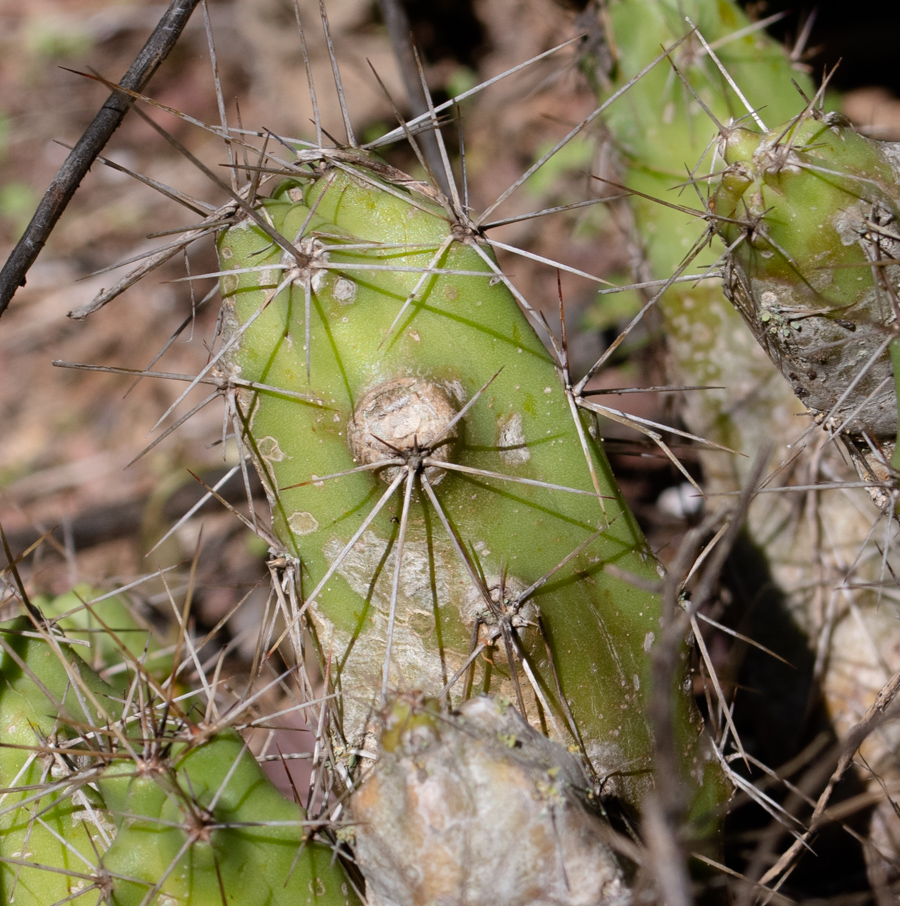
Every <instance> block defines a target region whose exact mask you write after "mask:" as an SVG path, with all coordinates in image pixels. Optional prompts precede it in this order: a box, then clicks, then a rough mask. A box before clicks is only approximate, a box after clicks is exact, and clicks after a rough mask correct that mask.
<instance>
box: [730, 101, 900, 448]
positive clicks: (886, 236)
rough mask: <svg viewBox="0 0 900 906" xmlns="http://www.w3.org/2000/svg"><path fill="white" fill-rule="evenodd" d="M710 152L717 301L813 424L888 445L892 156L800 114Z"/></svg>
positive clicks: (896, 271)
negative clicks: (719, 268) (715, 173)
mask: <svg viewBox="0 0 900 906" xmlns="http://www.w3.org/2000/svg"><path fill="white" fill-rule="evenodd" d="M720 153H721V155H722V157H723V158H724V160H725V162H726V163H727V165H728V170H727V171H726V173H725V174H724V175H723V177H722V180H721V184H720V185H719V187H718V189H717V191H716V193H715V196H714V198H713V200H712V207H713V211H714V213H715V215H716V216H717V218H719V219H717V220H716V224H717V229H718V231H719V233H720V234H721V235H722V237H723V239H724V240H725V242H726V243H728V244H729V246H731V247H732V248H731V251H730V254H729V256H728V260H727V268H726V277H725V289H726V293H727V295H728V297H729V298H730V299H731V301H732V302H733V303H734V305H735V307H736V308H737V309H738V310H739V311H740V312H741V314H742V315H743V316H744V318H745V320H746V321H747V323H748V324H749V325H750V328H751V329H752V330H753V333H754V334H755V336H756V338H757V340H758V342H759V343H760V345H761V346H762V347H763V348H764V349H765V350H766V352H767V353H768V354H769V356H770V357H771V359H772V360H773V361H774V362H775V364H776V365H778V367H779V368H780V369H781V371H782V373H783V374H784V376H785V377H786V378H787V380H788V381H789V382H790V384H791V386H792V387H793V389H794V392H795V393H796V394H797V396H798V397H799V398H800V399H801V400H802V401H803V403H804V404H805V405H806V406H807V407H808V408H809V409H810V410H811V411H812V412H813V413H814V414H815V415H816V416H817V417H818V418H819V419H827V420H828V424H829V426H830V427H832V428H834V429H835V430H838V431H845V432H847V433H848V434H850V435H853V436H857V437H858V436H868V437H870V438H873V439H875V440H893V439H894V438H895V437H896V433H897V403H896V394H895V389H894V381H893V376H892V367H891V361H890V353H889V351H888V344H889V342H890V338H891V335H892V334H891V333H890V328H891V325H893V323H894V321H895V318H896V316H895V310H894V305H895V303H894V299H895V290H894V289H893V288H894V287H896V286H897V284H898V280H900V266H898V265H896V264H894V263H893V262H894V261H895V260H896V259H897V257H898V251H900V237H898V233H897V218H898V211H900V199H898V192H897V178H898V175H900V160H897V155H896V152H894V151H893V150H892V146H890V145H885V144H884V143H880V142H874V141H871V140H869V139H866V138H864V137H863V136H861V135H859V134H858V133H856V132H854V131H853V130H852V129H851V128H850V127H849V125H848V124H847V123H846V122H845V121H844V120H843V119H842V118H840V117H838V116H836V115H828V116H822V115H808V116H804V117H800V118H798V119H794V120H792V121H790V122H789V123H787V124H786V125H784V126H780V127H779V128H777V129H773V130H770V131H769V132H767V133H765V134H761V133H760V132H758V131H753V130H750V129H746V128H735V129H734V130H732V131H731V132H730V133H729V134H728V135H727V136H725V137H723V139H722V141H721V147H720ZM860 400H862V401H863V402H860Z"/></svg>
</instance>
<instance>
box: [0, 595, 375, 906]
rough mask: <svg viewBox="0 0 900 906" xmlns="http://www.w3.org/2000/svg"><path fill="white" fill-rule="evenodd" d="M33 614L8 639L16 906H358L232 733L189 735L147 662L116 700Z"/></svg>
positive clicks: (120, 679) (2, 701)
mask: <svg viewBox="0 0 900 906" xmlns="http://www.w3.org/2000/svg"><path fill="white" fill-rule="evenodd" d="M66 597H67V598H68V599H69V600H62V601H59V600H57V601H56V602H55V604H56V607H57V609H59V608H62V609H67V606H68V604H69V603H70V602H71V596H66ZM31 608H32V610H31V613H32V618H31V619H28V618H26V617H19V618H17V619H15V620H13V621H11V622H7V623H5V624H3V626H2V627H0V631H2V638H0V646H2V654H0V682H2V686H0V720H2V726H3V727H4V735H3V748H2V750H0V788H2V790H3V793H2V815H0V822H2V824H0V828H2V829H0V891H2V893H3V895H4V897H5V899H6V901H7V902H15V903H19V904H26V906H30V904H34V906H49V904H51V903H63V902H77V903H84V904H88V903H101V902H103V903H111V904H120V906H126V904H128V906H130V904H135V906H136V904H150V903H158V904H165V903H187V902H189V903H197V904H206V903H209V904H218V903H220V902H222V900H221V897H222V891H223V890H237V889H241V890H243V891H244V892H243V893H242V895H241V896H242V899H241V902H242V903H247V904H263V903H266V904H272V906H274V904H276V903H285V904H286V903H322V904H341V906H346V904H352V903H355V902H358V899H357V898H356V896H355V894H354V892H353V887H352V884H351V882H350V880H349V878H348V877H347V876H346V875H345V874H344V872H343V870H342V869H341V867H340V864H339V863H338V862H337V861H336V857H335V853H334V851H333V849H332V847H331V846H329V845H327V844H325V843H320V842H313V841H307V840H306V837H307V835H308V833H309V831H308V830H307V822H306V821H305V815H304V813H303V810H302V809H301V808H300V807H299V806H298V805H296V804H294V803H293V802H290V801H289V800H287V799H285V798H284V797H283V796H282V794H281V793H280V792H279V791H278V790H277V789H276V788H275V787H274V786H273V785H272V783H271V781H270V780H269V779H268V778H267V777H266V776H265V775H264V774H263V773H262V771H261V769H260V767H259V765H258V764H257V763H256V760H255V758H254V756H253V755H252V754H251V753H250V751H249V750H248V749H247V746H246V744H245V743H244V742H243V740H242V739H241V737H240V735H239V734H238V733H237V732H236V731H235V730H233V729H232V728H230V727H229V726H228V725H227V724H221V725H216V724H214V723H206V722H203V721H201V722H194V721H193V720H191V719H190V717H189V716H188V715H187V714H186V713H185V712H184V711H183V710H182V709H181V708H180V707H179V705H178V704H177V703H176V701H175V700H173V699H172V697H171V696H169V697H168V698H165V697H162V698H161V697H160V692H161V690H160V689H159V687H158V686H157V685H156V684H155V683H153V681H152V679H151V677H150V675H149V674H147V673H144V672H142V668H140V666H139V662H137V661H134V662H128V661H127V660H126V665H127V666H128V667H129V672H128V675H124V676H123V675H122V673H121V671H120V672H119V674H118V675H117V677H116V680H115V681H116V685H115V686H113V685H109V684H107V683H106V682H104V681H103V680H102V679H101V678H100V677H99V676H98V675H97V674H96V673H94V671H93V670H91V669H90V667H88V666H87V665H86V664H85V663H84V662H83V660H82V659H81V658H80V657H78V656H77V655H76V654H74V653H73V650H72V649H73V648H74V649H75V650H77V646H76V645H74V644H73V642H74V641H76V640H77V633H76V634H75V636H73V638H72V639H70V638H68V637H67V636H66V635H64V634H63V633H62V632H60V631H59V630H58V629H55V628H53V627H52V625H51V624H49V623H47V622H45V621H44V620H43V618H42V617H41V615H40V612H39V611H38V610H37V609H36V608H35V607H34V605H31ZM109 638H110V639H116V636H114V635H113V634H112V630H110V635H109ZM119 644H121V643H119ZM122 648H124V645H122Z"/></svg>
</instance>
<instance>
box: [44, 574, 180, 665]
mask: <svg viewBox="0 0 900 906" xmlns="http://www.w3.org/2000/svg"><path fill="white" fill-rule="evenodd" d="M34 604H35V606H36V607H37V608H38V609H39V610H40V611H41V613H43V615H44V616H45V617H46V618H47V619H49V620H53V621H54V623H55V624H56V625H57V626H58V627H59V628H60V629H62V630H63V631H64V632H65V633H66V635H67V637H68V638H70V639H78V640H80V641H81V642H83V643H85V644H84V645H74V646H73V650H74V651H75V652H76V653H77V654H79V655H80V656H81V657H82V658H83V659H84V660H85V661H86V662H87V663H89V664H90V665H91V667H92V668H93V669H94V670H96V671H97V672H98V673H100V674H101V675H102V674H103V673H104V672H105V671H113V672H115V671H119V670H122V669H124V667H125V665H124V663H123V655H124V658H125V659H127V660H130V661H131V662H132V663H140V664H141V665H142V668H143V669H144V670H146V671H147V672H148V673H150V674H151V675H152V676H154V677H156V678H158V679H161V678H163V677H165V676H168V674H169V673H170V672H171V669H172V658H171V657H170V656H168V655H167V654H164V653H163V652H162V650H161V646H160V643H159V640H158V639H157V638H156V636H155V635H154V634H153V633H152V632H151V631H150V630H149V628H148V627H147V626H146V625H145V624H143V623H142V622H141V621H140V620H138V618H137V617H136V616H135V613H134V610H133V608H132V606H131V605H129V603H128V602H127V601H126V600H125V598H124V597H123V596H122V595H105V594H103V593H102V592H100V591H98V590H97V589H93V588H91V587H90V586H89V585H85V584H81V585H76V586H75V587H74V588H73V589H72V590H71V591H69V592H66V593H65V594H62V595H57V596H56V597H52V598H51V597H49V596H42V597H38V598H36V599H35V600H34Z"/></svg>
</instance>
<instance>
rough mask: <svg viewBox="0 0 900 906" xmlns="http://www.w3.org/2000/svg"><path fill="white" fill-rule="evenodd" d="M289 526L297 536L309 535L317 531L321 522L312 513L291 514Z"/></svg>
mask: <svg viewBox="0 0 900 906" xmlns="http://www.w3.org/2000/svg"><path fill="white" fill-rule="evenodd" d="M288 526H290V529H291V531H292V532H293V533H294V534H295V535H309V534H312V532H314V531H316V529H318V527H319V522H318V520H317V519H316V517H315V516H313V514H312V513H299V512H296V513H291V515H290V517H289V519H288Z"/></svg>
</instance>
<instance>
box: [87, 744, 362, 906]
mask: <svg viewBox="0 0 900 906" xmlns="http://www.w3.org/2000/svg"><path fill="white" fill-rule="evenodd" d="M98 786H99V789H100V791H101V793H103V795H104V797H105V799H106V802H107V805H108V807H109V808H110V810H111V813H112V814H113V816H114V817H115V818H116V823H117V825H118V833H117V835H116V838H115V840H114V841H113V844H112V846H110V848H109V849H108V850H107V852H106V854H105V856H104V858H103V867H104V869H105V870H106V871H107V872H109V873H110V874H111V875H113V876H114V877H115V878H117V879H118V880H117V883H116V902H117V903H119V904H121V906H138V904H141V903H145V902H147V896H148V892H150V891H152V892H153V896H154V897H155V898H156V897H158V901H159V903H160V904H162V903H166V902H173V903H191V904H197V906H219V904H220V903H221V902H222V896H223V891H232V892H235V891H240V899H239V902H240V904H241V906H295V904H301V903H302V904H307V903H308V904H316V906H352V904H355V903H357V902H358V901H357V898H356V896H355V894H354V893H353V890H352V888H351V886H350V884H349V881H348V880H347V877H346V875H344V873H343V872H342V871H341V869H340V867H339V866H338V865H337V864H335V856H334V853H333V852H331V850H330V849H329V848H328V847H326V846H323V845H322V844H313V843H309V842H307V841H306V840H305V830H304V827H303V818H304V815H303V812H302V810H301V809H300V808H299V806H297V805H296V804H294V803H293V802H289V801H288V800H287V799H285V798H284V797H283V796H282V795H281V794H280V793H279V792H278V791H277V790H276V789H275V787H274V786H272V784H271V783H270V782H269V780H268V779H267V778H266V776H265V775H264V774H263V772H262V770H261V769H260V767H259V765H258V764H257V763H256V760H255V759H254V757H253V755H252V754H251V753H250V751H249V750H248V749H247V747H246V745H245V744H244V741H243V740H242V739H241V738H240V736H239V735H238V734H237V733H236V732H234V731H228V730H225V731H222V732H220V733H217V734H216V735H215V737H213V738H212V739H210V740H209V741H208V742H203V743H201V744H200V745H197V746H185V745H184V744H176V745H175V746H174V748H173V751H172V753H171V755H170V756H169V757H168V759H167V763H166V764H165V766H162V767H161V768H159V769H157V770H155V771H150V772H145V773H141V772H139V771H137V770H136V769H135V766H134V765H132V764H125V765H122V764H113V765H111V766H110V767H109V768H107V769H106V770H105V771H103V773H102V775H101V778H100V780H99V781H98ZM231 896H234V893H232V894H231ZM153 902H156V899H154V900H153Z"/></svg>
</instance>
